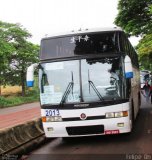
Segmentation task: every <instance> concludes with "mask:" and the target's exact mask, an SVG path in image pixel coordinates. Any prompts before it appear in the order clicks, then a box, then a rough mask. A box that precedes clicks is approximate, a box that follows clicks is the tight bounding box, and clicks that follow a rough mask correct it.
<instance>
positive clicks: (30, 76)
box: [26, 63, 38, 87]
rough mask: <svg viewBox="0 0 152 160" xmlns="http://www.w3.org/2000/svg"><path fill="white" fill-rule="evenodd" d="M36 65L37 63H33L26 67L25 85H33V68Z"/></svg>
mask: <svg viewBox="0 0 152 160" xmlns="http://www.w3.org/2000/svg"><path fill="white" fill-rule="evenodd" d="M37 66H38V63H34V64H32V65H30V66H29V67H28V68H27V73H26V85H27V87H33V86H34V70H35V68H36V67H37Z"/></svg>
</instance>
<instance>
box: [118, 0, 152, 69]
mask: <svg viewBox="0 0 152 160" xmlns="http://www.w3.org/2000/svg"><path fill="white" fill-rule="evenodd" d="M118 11H119V12H118V15H117V17H116V19H115V24H116V25H118V26H120V27H121V28H122V29H123V30H124V31H125V32H126V33H127V34H128V35H129V36H141V40H140V42H139V44H138V46H137V51H138V52H139V59H140V61H141V64H142V66H143V67H144V68H146V69H150V67H151V66H152V59H151V57H152V1H151V0H125V1H124V0H120V1H119V3H118Z"/></svg>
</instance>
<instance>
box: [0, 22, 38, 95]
mask: <svg viewBox="0 0 152 160" xmlns="http://www.w3.org/2000/svg"><path fill="white" fill-rule="evenodd" d="M0 28H1V31H2V33H1V34H0V36H1V37H0V38H1V39H2V44H3V45H1V46H0V50H1V55H2V59H1V61H2V62H3V64H2V65H0V69H1V77H3V78H1V79H2V80H3V81H1V82H2V84H3V85H5V84H12V85H15V84H18V85H21V86H22V95H23V96H24V95H25V75H26V68H27V66H29V65H30V64H32V63H35V62H38V50H39V46H38V45H34V44H32V43H30V42H28V41H27V39H28V38H29V37H31V34H30V33H29V32H28V31H27V30H26V29H24V28H23V27H22V26H21V25H20V24H10V23H5V22H0ZM5 49H7V50H5Z"/></svg>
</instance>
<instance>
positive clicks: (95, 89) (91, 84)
mask: <svg viewBox="0 0 152 160" xmlns="http://www.w3.org/2000/svg"><path fill="white" fill-rule="evenodd" d="M88 82H89V93H90V86H91V87H92V88H93V90H94V91H95V93H96V94H97V96H98V97H99V99H100V100H101V101H104V99H103V97H102V96H101V94H100V92H99V91H98V89H97V88H96V86H95V85H94V83H93V82H92V81H91V80H90V74H89V70H88Z"/></svg>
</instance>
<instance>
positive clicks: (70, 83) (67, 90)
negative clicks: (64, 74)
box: [60, 72, 74, 105]
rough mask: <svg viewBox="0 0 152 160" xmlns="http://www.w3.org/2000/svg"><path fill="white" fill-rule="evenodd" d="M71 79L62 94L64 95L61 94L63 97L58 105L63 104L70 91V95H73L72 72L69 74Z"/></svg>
mask: <svg viewBox="0 0 152 160" xmlns="http://www.w3.org/2000/svg"><path fill="white" fill-rule="evenodd" d="M71 79H72V81H71V82H69V84H68V86H67V87H66V90H65V92H64V94H63V96H62V99H61V102H60V105H62V104H63V103H64V102H65V100H66V99H67V97H68V95H69V93H70V91H71V89H72V95H73V86H74V81H73V72H71Z"/></svg>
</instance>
